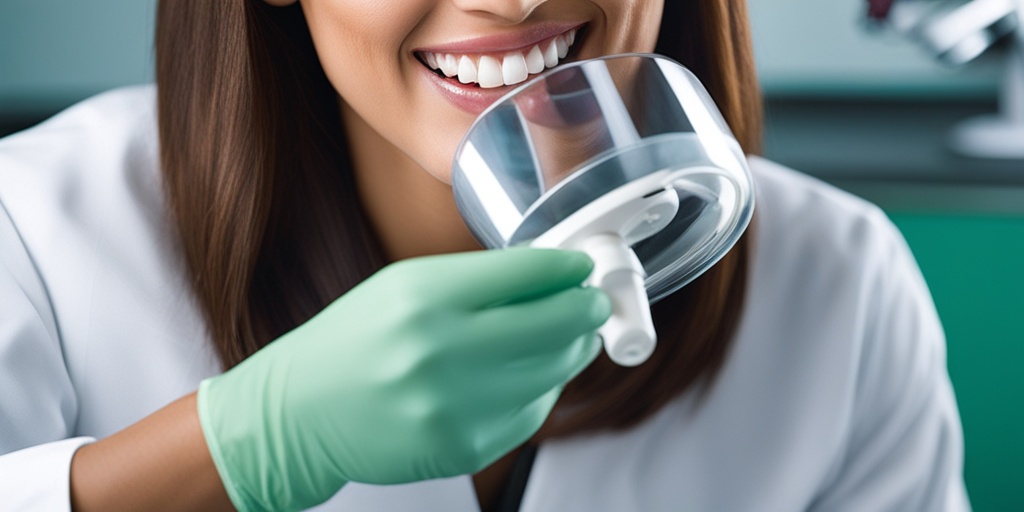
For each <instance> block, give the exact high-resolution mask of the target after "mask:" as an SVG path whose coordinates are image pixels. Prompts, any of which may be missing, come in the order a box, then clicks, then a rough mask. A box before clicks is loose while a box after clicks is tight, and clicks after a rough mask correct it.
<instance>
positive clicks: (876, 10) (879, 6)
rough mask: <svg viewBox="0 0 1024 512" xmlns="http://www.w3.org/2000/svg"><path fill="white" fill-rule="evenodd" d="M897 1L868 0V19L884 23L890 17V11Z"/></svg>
mask: <svg viewBox="0 0 1024 512" xmlns="http://www.w3.org/2000/svg"><path fill="white" fill-rule="evenodd" d="M893 2H895V0H868V17H869V18H871V19H873V20H878V21H884V20H885V18H886V17H888V16H889V10H890V9H892V4H893Z"/></svg>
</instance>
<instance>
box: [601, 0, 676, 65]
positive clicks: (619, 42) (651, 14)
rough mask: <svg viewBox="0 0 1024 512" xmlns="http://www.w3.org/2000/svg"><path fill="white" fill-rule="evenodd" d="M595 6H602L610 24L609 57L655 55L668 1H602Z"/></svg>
mask: <svg viewBox="0 0 1024 512" xmlns="http://www.w3.org/2000/svg"><path fill="white" fill-rule="evenodd" d="M673 1H680V0H673ZM595 3H597V4H599V7H600V8H601V10H602V11H604V12H605V16H606V19H607V20H608V40H607V45H608V47H607V48H606V50H607V51H606V53H630V52H644V53H647V52H653V51H654V47H655V46H656V45H657V43H658V31H659V29H660V28H661V17H662V14H663V12H664V6H665V2H664V0H601V1H599V2H595Z"/></svg>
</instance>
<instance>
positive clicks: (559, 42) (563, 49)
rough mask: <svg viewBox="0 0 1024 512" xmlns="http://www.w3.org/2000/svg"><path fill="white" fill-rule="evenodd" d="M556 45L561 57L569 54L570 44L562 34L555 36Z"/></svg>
mask: <svg viewBox="0 0 1024 512" xmlns="http://www.w3.org/2000/svg"><path fill="white" fill-rule="evenodd" d="M555 47H556V48H558V58H559V59H564V58H565V56H566V55H569V45H568V44H567V43H566V42H565V39H564V38H563V37H562V36H558V37H556V38H555Z"/></svg>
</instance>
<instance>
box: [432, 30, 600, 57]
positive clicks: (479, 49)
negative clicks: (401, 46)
mask: <svg viewBox="0 0 1024 512" xmlns="http://www.w3.org/2000/svg"><path fill="white" fill-rule="evenodd" d="M583 25H584V23H582V22H547V23H541V24H539V25H534V26H532V27H530V28H528V29H526V30H523V31H520V32H515V33H510V34H496V35H491V36H484V37H477V38H473V39H465V40H462V41H454V42H450V43H442V44H438V45H433V46H429V47H423V48H416V49H414V50H413V53H415V52H434V53H488V52H511V51H515V50H521V49H524V48H529V47H530V46H533V45H535V44H537V43H539V42H541V41H544V40H546V39H550V38H552V37H555V36H557V35H559V34H563V33H565V32H568V31H570V30H572V29H574V28H579V27H582V26H583Z"/></svg>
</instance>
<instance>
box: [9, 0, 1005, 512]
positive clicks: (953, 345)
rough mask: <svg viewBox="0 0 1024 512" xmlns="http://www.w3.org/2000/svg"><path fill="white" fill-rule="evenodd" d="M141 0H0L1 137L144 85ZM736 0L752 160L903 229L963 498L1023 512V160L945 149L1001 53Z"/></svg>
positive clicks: (823, 11) (792, 7)
mask: <svg viewBox="0 0 1024 512" xmlns="http://www.w3.org/2000/svg"><path fill="white" fill-rule="evenodd" d="M1007 1H1010V2H1012V1H1014V0H1007ZM155 3H156V2H155V0H92V1H90V2H81V1H77V0H4V1H3V2H0V135H4V134H8V133H12V132H14V131H17V130H20V129H23V128H25V127H28V126H31V125H33V124H35V123H37V122H39V121H41V120H43V119H45V118H47V117H49V116H50V115H52V114H54V113H56V112H57V111H59V110H61V109H62V108H64V107H66V106H68V105H70V104H72V103H74V102H76V101H79V100H81V99H84V98H86V97H88V96H91V95H93V94H96V93H98V92H101V91H104V90H107V89H111V88H114V87H118V86H122V85H127V84H138V83H145V82H149V81H151V80H152V67H153V58H152V35H153V17H154V11H155ZM881 3H883V4H884V3H886V2H881ZM897 3H898V2H897ZM749 4H750V9H751V15H752V22H753V29H754V38H755V50H756V52H757V58H758V60H759V71H760V74H761V78H762V82H763V86H764V92H765V94H766V98H767V110H766V121H767V126H766V128H767V129H766V133H765V154H766V156H768V157H769V158H772V159H774V160H777V161H779V162H781V163H783V164H786V165H789V166H791V167H794V168H796V169H799V170H801V171H804V172H806V173H809V174H812V175H814V176H817V177H819V178H821V179H824V180H826V181H828V182H831V183H833V184H835V185H837V186H839V187H841V188H844V189H846V190H849V191H851V192H853V193H855V194H858V195H861V196H863V197H866V198H867V199H869V200H871V201H874V202H875V203H877V204H879V205H881V206H882V207H883V208H884V209H885V210H886V211H887V212H888V213H889V215H890V216H891V217H892V218H893V220H894V221H895V222H896V224H897V225H898V226H899V227H900V228H901V229H902V230H903V233H904V235H905V236H906V237H907V239H908V241H909V242H910V245H911V247H912V248H913V250H914V253H915V255H916V257H917V258H918V261H919V263H920V265H921V267H922V269H923V271H924V274H925V277H926V279H927V280H928V284H929V286H930V288H931V290H932V293H933V295H934V297H935V301H936V304H937V306H938V309H939V314H940V315H941V317H942V320H943V323H944V325H945V328H946V331H947V337H948V341H949V352H948V360H949V370H950V374H951V376H952V378H953V383H954V387H955V388H956V394H957V399H958V402H959V404H960V408H961V414H962V416H963V423H964V430H965V434H966V446H967V454H966V469H965V471H966V479H967V484H968V491H969V493H970V497H971V501H972V504H973V505H974V507H975V509H976V510H979V511H987V510H991V511H1009V510H1024V320H1022V319H1024V160H1022V159H1017V160H1014V159H991V158H973V157H967V156H961V155H960V154H957V153H956V152H954V151H952V150H951V149H950V146H949V136H950V130H952V129H953V128H954V127H955V126H957V125H958V123H959V122H960V121H962V120H964V119H967V118H970V117H973V116H976V115H979V114H988V113H994V112H996V111H997V110H998V108H999V105H998V101H997V100H998V98H999V90H1000V84H1001V80H1002V76H1003V70H1004V68H1005V67H1006V60H1007V58H1006V57H1005V56H1004V55H1001V54H999V53H996V54H995V55H988V54H986V55H983V56H982V57H981V58H980V59H978V60H975V61H974V62H971V63H970V64H968V65H966V66H955V67H954V66H948V65H943V64H941V63H939V62H938V60H937V59H935V58H934V55H933V53H934V52H929V51H926V50H925V49H924V48H923V47H922V46H921V45H919V44H915V43H914V41H913V40H912V39H913V38H912V37H908V36H907V35H906V34H902V35H901V34H898V33H897V32H898V31H895V30H887V29H884V28H883V29H878V28H875V29H869V27H868V24H867V18H866V16H865V13H866V12H867V5H866V2H864V1H855V0H844V1H828V2H822V1H820V0H788V1H787V2H777V1H772V0H749ZM990 53H992V52H990ZM1021 87H1024V85H1022V86H1021ZM1004 92H1005V91H1004ZM1022 92H1024V90H1022ZM1004 107H1005V105H1004ZM1019 143H1020V147H1022V148H1024V139H1021V140H1020V142H1019Z"/></svg>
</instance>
